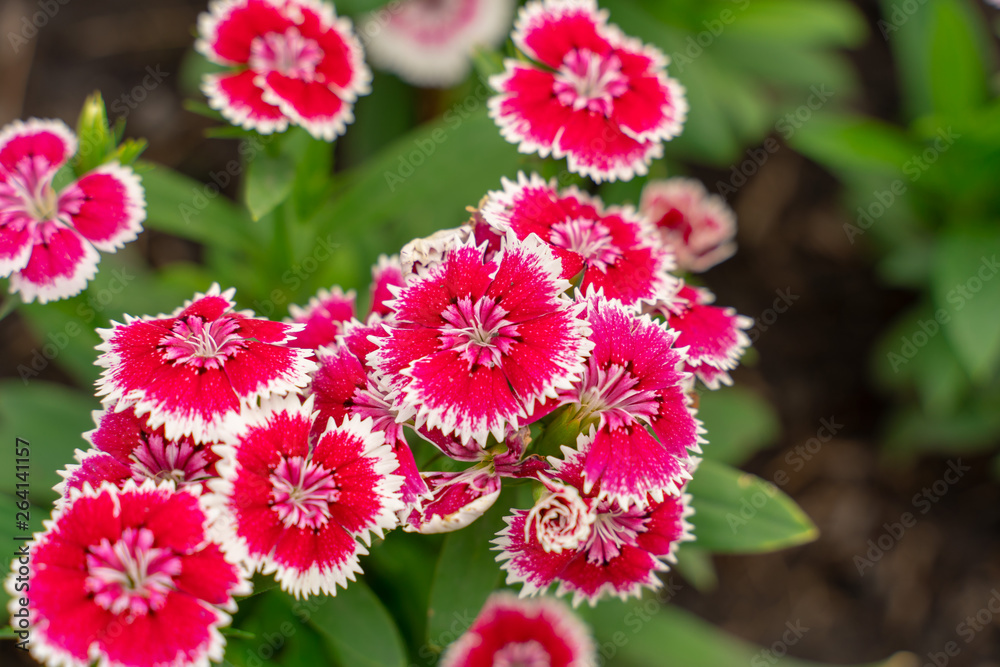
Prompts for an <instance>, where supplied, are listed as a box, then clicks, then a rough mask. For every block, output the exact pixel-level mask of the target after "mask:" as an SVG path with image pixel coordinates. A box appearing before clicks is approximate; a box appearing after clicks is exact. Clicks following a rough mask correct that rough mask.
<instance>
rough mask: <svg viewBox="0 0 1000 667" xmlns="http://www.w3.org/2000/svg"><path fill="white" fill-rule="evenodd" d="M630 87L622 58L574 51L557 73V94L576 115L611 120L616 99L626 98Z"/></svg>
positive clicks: (567, 56)
mask: <svg viewBox="0 0 1000 667" xmlns="http://www.w3.org/2000/svg"><path fill="white" fill-rule="evenodd" d="M628 85H629V84H628V77H626V76H625V75H624V74H622V61H621V59H620V58H619V57H618V56H616V55H600V54H597V53H594V52H593V51H590V50H588V49H573V50H572V51H570V52H569V53H567V54H566V58H565V59H563V64H562V67H560V68H559V70H558V71H557V72H556V82H555V86H554V88H553V90H554V91H555V94H556V99H558V100H559V102H561V103H562V104H564V105H565V106H568V107H573V109H574V110H576V111H580V110H582V109H587V110H589V111H593V112H594V113H599V114H603V115H605V116H611V114H612V112H613V111H614V99H615V98H616V97H620V96H621V95H623V94H624V93H625V92H626V91H627V90H628Z"/></svg>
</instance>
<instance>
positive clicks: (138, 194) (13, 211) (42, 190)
mask: <svg viewBox="0 0 1000 667" xmlns="http://www.w3.org/2000/svg"><path fill="white" fill-rule="evenodd" d="M76 150H77V140H76V137H75V136H74V134H73V132H72V131H71V130H70V129H69V128H68V127H67V126H66V124H65V123H63V122H62V121H58V120H38V119H36V118H32V119H31V120H29V121H27V122H22V121H14V122H13V123H11V124H9V125H7V126H6V127H4V128H3V130H0V277H8V276H9V277H10V292H11V294H14V293H20V295H21V298H22V299H23V300H24V301H25V302H28V303H30V302H32V301H34V300H35V299H38V301H39V302H40V303H47V302H49V301H55V300H57V299H65V298H66V297H70V296H73V295H75V294H79V293H80V292H81V291H82V290H83V288H84V287H86V286H87V283H88V282H90V280H91V279H92V278H93V277H94V276H95V275H96V274H97V264H98V262H99V261H100V255H99V254H98V251H101V252H115V251H116V250H118V249H119V248H121V247H123V246H124V245H125V244H126V243H128V242H129V241H133V240H135V238H136V237H137V236H138V235H139V232H140V231H142V221H143V220H144V219H145V218H146V200H145V196H144V193H143V189H142V185H141V184H140V181H139V177H138V176H136V175H135V174H134V173H133V172H132V170H131V169H129V168H128V167H125V166H122V165H120V164H118V163H117V162H112V163H108V164H104V165H101V166H100V167H97V168H96V169H94V170H93V171H91V172H89V173H87V174H84V175H83V176H81V177H80V178H78V179H77V180H75V181H73V182H71V183H70V184H69V185H66V186H64V187H63V188H62V189H60V190H58V191H57V190H56V189H55V187H53V179H54V177H55V175H56V172H58V171H59V170H60V169H61V168H62V167H63V165H65V164H66V163H67V162H68V161H69V159H70V158H71V157H72V156H73V155H74V154H75V153H76Z"/></svg>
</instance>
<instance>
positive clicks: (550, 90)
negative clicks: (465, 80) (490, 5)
mask: <svg viewBox="0 0 1000 667" xmlns="http://www.w3.org/2000/svg"><path fill="white" fill-rule="evenodd" d="M513 40H514V44H515V45H516V46H517V47H518V49H520V50H521V52H523V53H524V54H525V55H526V56H527V57H528V58H530V59H531V61H533V62H524V61H522V60H514V59H510V60H507V62H506V69H505V71H504V72H503V73H502V74H499V75H497V76H495V77H493V78H492V79H491V80H490V83H491V84H492V85H493V87H494V88H495V89H496V90H497V91H499V94H498V95H497V96H495V97H493V98H492V99H491V100H490V102H489V108H490V116H491V117H492V118H493V119H494V120H495V121H496V122H497V124H498V125H499V126H500V130H501V133H502V134H503V136H504V138H506V139H507V140H508V141H510V142H511V143H515V144H518V146H519V150H520V151H521V152H522V153H538V154H539V155H541V156H542V157H547V156H548V155H550V154H551V155H552V156H553V157H555V158H562V157H564V156H565V157H567V158H568V160H569V169H570V171H573V172H576V173H579V174H582V175H584V176H589V177H590V178H592V179H594V180H595V181H615V180H617V179H619V178H620V179H622V180H626V181H627V180H630V179H631V178H632V177H633V176H635V175H637V174H638V175H640V176H641V175H643V174H645V173H646V172H647V171H648V167H649V164H650V162H651V161H652V160H653V159H654V158H658V157H660V156H661V155H662V154H663V142H664V141H669V140H670V139H673V138H674V137H676V136H677V135H678V134H680V132H681V126H682V125H683V123H684V119H685V117H686V115H687V108H688V107H687V102H686V100H685V98H684V90H683V88H682V87H681V85H680V84H679V83H677V81H675V80H673V79H671V78H669V77H668V76H667V74H666V66H667V63H668V62H669V59H668V58H667V57H666V56H665V55H663V53H661V52H660V51H659V50H657V49H656V48H654V47H652V46H649V45H644V44H642V43H641V42H640V41H639V40H637V39H634V38H631V37H626V36H625V35H623V34H622V32H621V31H620V30H619V29H618V28H617V27H616V26H613V25H609V24H608V22H607V12H606V11H602V10H598V9H597V3H596V1H595V0H533V1H532V2H529V3H528V4H527V5H526V6H525V7H524V8H522V9H521V11H520V14H519V16H518V19H517V21H516V22H515V25H514V34H513Z"/></svg>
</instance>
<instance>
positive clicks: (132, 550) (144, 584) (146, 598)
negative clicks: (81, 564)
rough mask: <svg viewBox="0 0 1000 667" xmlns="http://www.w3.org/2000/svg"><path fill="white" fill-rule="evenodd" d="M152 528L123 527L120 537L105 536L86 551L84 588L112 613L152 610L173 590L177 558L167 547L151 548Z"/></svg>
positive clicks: (179, 568)
mask: <svg viewBox="0 0 1000 667" xmlns="http://www.w3.org/2000/svg"><path fill="white" fill-rule="evenodd" d="M153 542H154V536H153V531H151V530H149V529H148V528H138V529H136V528H126V529H125V530H124V531H123V532H122V536H121V539H119V540H118V541H117V542H115V543H114V544H111V543H110V542H109V541H108V540H107V539H103V540H101V543H100V544H98V545H96V546H92V547H90V548H89V549H88V550H87V553H86V563H87V579H86V582H85V586H86V589H87V591H88V592H89V593H92V594H93V595H94V601H95V602H96V603H97V604H99V605H100V606H102V607H104V608H105V609H107V610H108V611H110V612H111V613H112V614H121V613H123V612H126V611H128V612H129V613H131V614H133V615H143V614H147V613H149V612H151V611H156V610H157V609H159V608H160V607H162V606H163V604H164V603H165V602H166V600H167V595H168V594H169V593H170V591H172V590H174V577H176V576H178V575H179V574H180V573H181V559H180V557H179V556H177V554H175V553H174V552H173V551H172V550H171V549H164V548H160V547H154V546H153Z"/></svg>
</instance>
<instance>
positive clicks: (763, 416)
mask: <svg viewBox="0 0 1000 667" xmlns="http://www.w3.org/2000/svg"><path fill="white" fill-rule="evenodd" d="M698 418H699V419H701V421H702V423H703V424H704V425H705V429H706V430H707V431H708V433H707V434H706V435H705V439H706V440H708V444H707V445H705V457H706V458H710V459H712V460H713V461H719V462H720V463H728V464H731V465H739V464H740V463H743V462H744V461H746V460H747V459H748V458H750V456H752V455H753V454H754V453H755V452H757V451H758V450H759V449H761V448H762V447H766V446H767V445H769V444H771V443H772V442H774V439H775V438H776V437H777V436H778V431H779V426H778V418H777V415H775V413H774V408H772V407H771V404H770V403H768V402H767V401H765V400H764V399H762V398H761V397H760V396H758V395H757V394H755V393H754V392H752V391H750V390H748V389H744V388H742V387H726V388H724V389H719V390H717V391H706V392H704V393H702V394H701V396H700V401H699V405H698Z"/></svg>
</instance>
